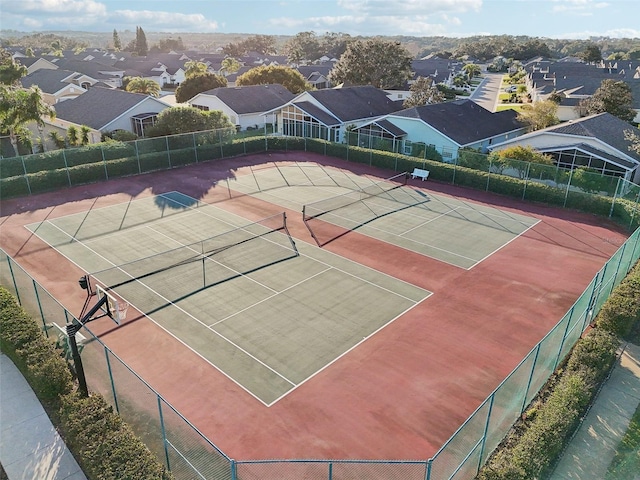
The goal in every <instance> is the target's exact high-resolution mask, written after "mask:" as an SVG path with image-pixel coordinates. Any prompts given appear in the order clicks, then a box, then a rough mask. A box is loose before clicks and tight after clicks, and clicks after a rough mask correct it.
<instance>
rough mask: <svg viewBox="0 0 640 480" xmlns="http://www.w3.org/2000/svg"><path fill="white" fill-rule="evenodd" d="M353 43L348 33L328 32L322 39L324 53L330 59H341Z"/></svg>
mask: <svg viewBox="0 0 640 480" xmlns="http://www.w3.org/2000/svg"><path fill="white" fill-rule="evenodd" d="M351 41H352V39H351V36H350V35H349V34H347V33H333V32H327V33H325V34H324V35H323V36H322V39H321V44H322V53H323V54H324V55H327V56H328V57H329V58H340V57H341V56H342V54H344V52H346V51H347V46H348V45H349V42H351Z"/></svg>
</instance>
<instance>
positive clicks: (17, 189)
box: [0, 176, 30, 199]
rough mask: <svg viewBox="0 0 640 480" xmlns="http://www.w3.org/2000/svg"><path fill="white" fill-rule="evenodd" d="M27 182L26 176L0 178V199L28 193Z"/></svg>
mask: <svg viewBox="0 0 640 480" xmlns="http://www.w3.org/2000/svg"><path fill="white" fill-rule="evenodd" d="M29 193H30V190H29V184H28V183H27V177H26V176H19V177H10V178H2V179H0V199H6V198H13V197H23V196H25V195H29Z"/></svg>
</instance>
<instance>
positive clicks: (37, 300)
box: [31, 278, 49, 337]
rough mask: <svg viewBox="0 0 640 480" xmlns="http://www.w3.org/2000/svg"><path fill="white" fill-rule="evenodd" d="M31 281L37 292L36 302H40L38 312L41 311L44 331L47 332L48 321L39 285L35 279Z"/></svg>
mask: <svg viewBox="0 0 640 480" xmlns="http://www.w3.org/2000/svg"><path fill="white" fill-rule="evenodd" d="M31 281H32V282H33V290H34V292H36V302H38V310H40V317H41V318H42V326H43V327H44V331H45V332H46V331H47V329H46V326H47V320H46V319H45V318H44V311H43V310H42V304H41V303H40V294H39V293H38V284H37V283H36V281H35V279H34V278H32V279H31ZM47 337H49V334H48V333H47Z"/></svg>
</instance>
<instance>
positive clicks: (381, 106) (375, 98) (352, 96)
mask: <svg viewBox="0 0 640 480" xmlns="http://www.w3.org/2000/svg"><path fill="white" fill-rule="evenodd" d="M308 93H309V95H311V96H312V97H313V98H315V99H316V100H317V101H318V102H319V103H321V104H322V105H324V106H325V107H326V108H327V110H329V111H330V112H331V113H332V114H333V115H334V116H335V117H336V118H338V119H339V120H340V121H341V122H343V123H344V122H349V121H352V120H360V119H367V118H373V117H378V116H383V115H387V114H389V113H392V112H397V111H398V110H400V109H401V108H402V102H396V101H393V100H390V99H389V97H387V94H386V93H385V92H384V91H383V90H380V89H378V88H375V87H373V86H371V85H366V86H360V87H346V88H331V89H323V90H317V91H312V92H308Z"/></svg>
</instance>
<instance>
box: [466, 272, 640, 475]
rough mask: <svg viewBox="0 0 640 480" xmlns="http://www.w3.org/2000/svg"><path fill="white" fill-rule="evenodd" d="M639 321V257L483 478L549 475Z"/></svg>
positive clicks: (488, 464) (486, 468) (497, 452)
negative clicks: (622, 340) (621, 346)
mask: <svg viewBox="0 0 640 480" xmlns="http://www.w3.org/2000/svg"><path fill="white" fill-rule="evenodd" d="M639 322H640V263H638V264H636V266H635V267H634V269H632V271H631V272H630V273H629V275H627V277H626V278H625V279H624V280H623V281H622V282H621V283H620V285H619V286H618V287H616V288H615V289H614V291H613V292H612V294H611V296H610V297H609V299H608V300H607V301H606V302H605V304H604V305H603V307H602V309H601V311H600V313H599V315H598V317H597V319H596V328H595V329H593V330H591V331H590V332H589V334H587V335H585V336H584V337H583V338H582V339H580V340H579V341H578V342H577V343H576V345H575V347H574V348H573V350H572V351H571V354H570V355H569V356H568V359H567V361H566V363H565V364H564V365H563V366H562V367H561V368H560V369H559V370H558V371H557V372H556V375H555V376H554V377H553V378H552V379H551V380H550V382H549V386H548V387H547V388H546V389H544V390H543V392H542V393H541V395H540V396H539V398H538V399H537V400H535V401H534V403H533V404H532V407H531V408H530V409H529V410H527V412H526V414H525V415H524V418H523V420H522V421H521V422H518V423H517V424H516V425H515V427H514V429H513V431H512V432H511V434H510V435H509V436H508V437H507V439H506V440H505V441H504V442H503V444H502V445H501V447H499V448H498V449H497V450H496V452H494V454H493V455H492V456H491V458H490V459H489V460H488V461H487V463H486V465H485V466H484V467H483V469H482V470H481V472H480V473H479V475H478V477H477V478H478V479H479V480H507V479H509V480H518V479H522V480H525V479H531V478H545V476H546V475H548V474H549V473H551V470H552V467H553V466H554V463H555V462H556V461H557V459H558V457H559V456H560V454H561V453H562V450H563V448H564V446H565V444H566V442H567V440H568V439H569V438H570V437H571V436H572V435H573V433H574V431H575V429H576V428H577V426H578V424H579V422H580V418H581V417H582V416H583V415H584V414H585V412H586V410H587V407H588V406H589V404H590V402H591V401H592V400H593V397H594V396H595V394H596V392H597V390H598V388H599V386H600V384H601V383H602V381H603V380H604V379H605V378H606V376H607V373H608V372H609V371H610V369H611V366H612V365H613V362H614V360H615V352H616V349H617V347H618V346H619V344H620V341H619V336H618V335H622V336H625V335H628V334H629V332H631V330H632V329H633V328H634V326H637V325H638V323H639Z"/></svg>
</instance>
